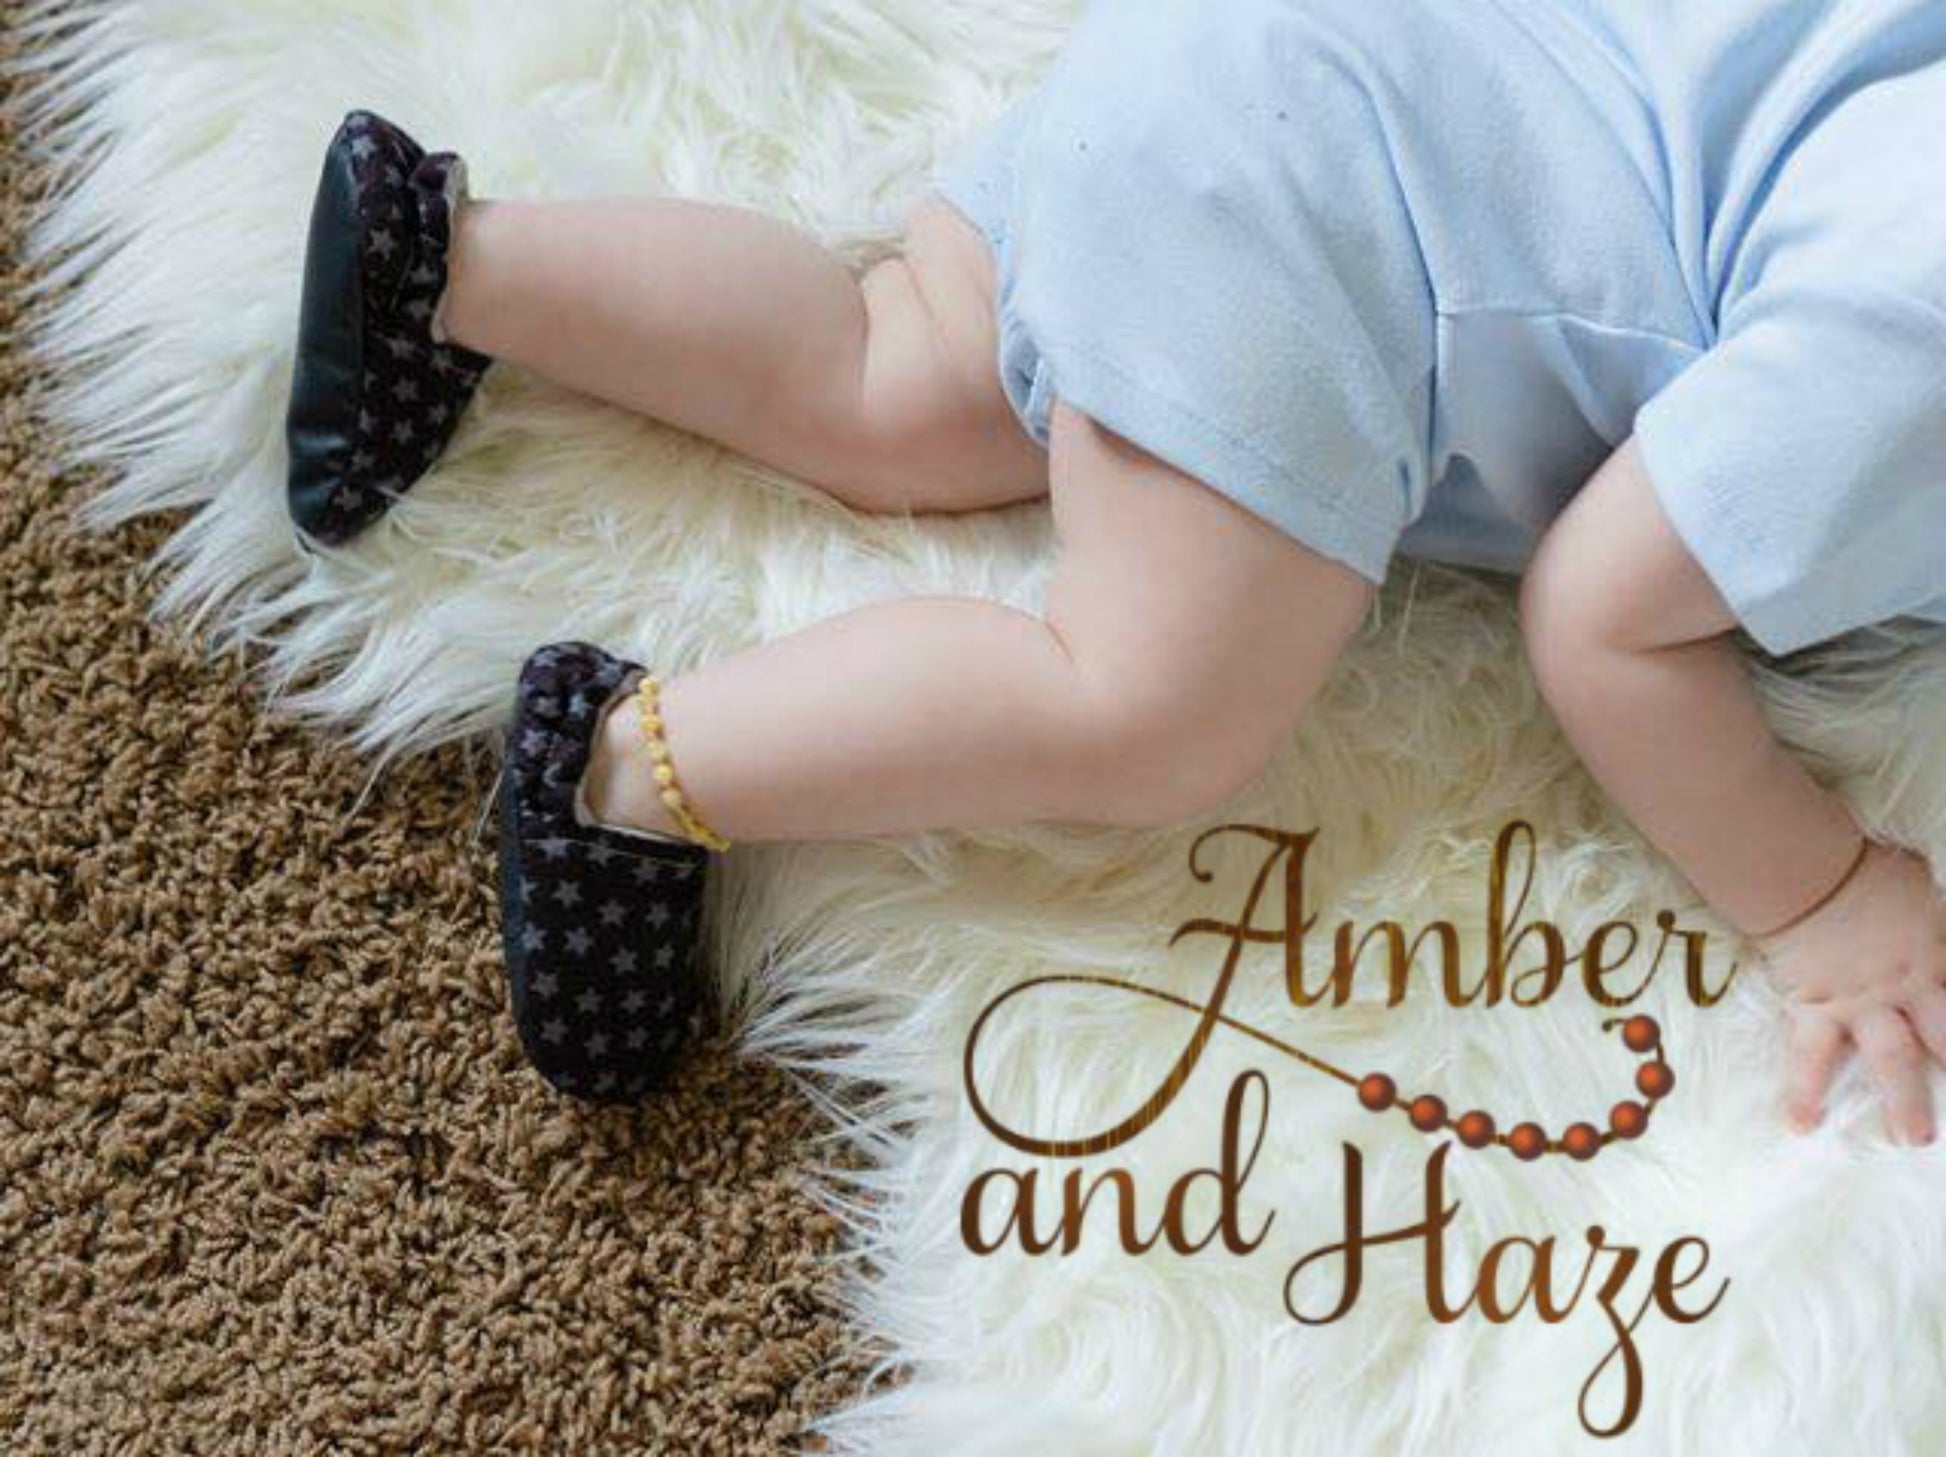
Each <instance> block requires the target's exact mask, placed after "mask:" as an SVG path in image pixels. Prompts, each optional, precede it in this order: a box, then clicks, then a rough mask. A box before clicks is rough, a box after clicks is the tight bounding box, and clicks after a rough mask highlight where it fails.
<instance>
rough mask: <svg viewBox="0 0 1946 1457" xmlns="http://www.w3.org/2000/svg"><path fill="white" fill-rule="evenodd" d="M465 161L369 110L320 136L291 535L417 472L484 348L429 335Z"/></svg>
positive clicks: (381, 495) (377, 506)
mask: <svg viewBox="0 0 1946 1457" xmlns="http://www.w3.org/2000/svg"><path fill="white" fill-rule="evenodd" d="M465 196H466V165H465V163H464V162H462V161H461V160H460V159H459V158H458V157H457V156H455V155H453V154H452V153H451V152H436V153H433V154H431V155H428V154H427V153H426V151H425V150H424V148H422V147H420V146H419V144H418V143H417V142H415V141H413V140H412V138H411V137H409V136H407V135H406V134H405V133H404V132H402V131H400V130H399V129H398V128H397V127H395V126H393V125H392V124H391V123H390V122H388V121H386V120H385V119H384V118H383V117H380V116H376V115H374V114H373V113H371V112H369V111H354V112H351V113H349V114H348V115H347V116H346V117H345V119H344V122H343V123H342V124H341V125H340V126H339V128H338V131H337V134H336V135H334V136H333V137H332V138H331V145H330V146H329V147H327V148H326V149H325V155H324V171H323V174H322V175H321V176H320V177H319V179H318V190H317V197H316V199H315V200H314V201H313V202H312V204H311V235H310V243H309V246H308V249H307V251H306V253H305V257H304V301H303V307H302V310H301V312H300V313H299V316H298V331H297V363H296V369H295V371H294V373H293V375H292V377H291V397H290V407H289V411H288V413H287V416H286V420H285V438H286V440H287V441H288V443H289V447H290V476H289V490H288V494H289V500H290V512H291V520H292V521H293V522H295V523H296V525H297V528H298V531H299V533H300V538H302V537H307V536H308V537H309V538H311V539H313V540H315V541H319V542H322V543H324V544H326V545H329V546H335V545H338V544H340V543H342V542H345V541H348V540H350V539H351V538H352V537H353V536H355V535H357V533H358V532H360V531H361V530H363V529H364V528H365V527H366V526H368V525H370V524H371V523H372V522H373V521H375V520H377V519H378V517H380V516H382V515H383V514H384V513H385V511H386V510H387V508H388V507H389V506H390V505H391V503H392V501H393V500H394V499H395V498H397V497H398V496H399V495H401V494H402V493H403V492H405V491H406V490H407V489H409V488H410V487H411V485H412V484H413V482H415V481H417V480H418V479H419V477H420V476H422V475H424V474H425V473H426V471H427V469H428V468H429V467H430V466H431V465H432V463H433V462H434V461H435V460H437V459H438V458H439V454H440V452H441V451H443V450H444V449H445V448H446V442H447V441H448V440H450V439H451V438H452V435H453V430H454V428H455V427H456V426H457V425H458V423H459V417H460V413H461V411H463V410H464V409H465V408H466V405H467V402H468V401H469V400H471V399H472V397H473V391H474V388H475V387H476V386H477V385H478V384H479V381H480V376H481V374H482V373H484V372H485V370H486V367H487V365H488V364H489V363H491V360H489V359H488V357H487V356H486V355H484V354H476V353H474V352H473V351H472V350H470V349H466V348H463V347H462V346H460V345H458V344H452V343H446V342H442V341H440V340H438V339H436V338H434V335H433V314H434V310H435V309H436V308H437V307H438V305H439V300H440V297H441V295H442V294H443V293H444V292H445V290H446V255H447V248H448V245H449V244H450V242H451V240H452V221H453V210H454V208H455V207H456V206H457V205H458V203H459V202H460V201H461V200H463V199H464V198H465Z"/></svg>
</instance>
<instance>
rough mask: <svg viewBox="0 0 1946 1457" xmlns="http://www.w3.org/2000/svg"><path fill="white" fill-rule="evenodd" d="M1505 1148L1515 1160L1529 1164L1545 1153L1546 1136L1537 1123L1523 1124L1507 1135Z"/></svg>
mask: <svg viewBox="0 0 1946 1457" xmlns="http://www.w3.org/2000/svg"><path fill="white" fill-rule="evenodd" d="M1507 1147H1508V1148H1510V1149H1512V1150H1513V1155H1514V1157H1515V1158H1517V1159H1524V1160H1526V1161H1528V1162H1530V1163H1531V1162H1532V1161H1533V1160H1535V1159H1537V1158H1539V1157H1540V1156H1541V1155H1542V1154H1544V1153H1546V1152H1547V1134H1546V1132H1545V1131H1544V1130H1543V1129H1542V1128H1541V1126H1540V1124H1538V1123H1523V1124H1521V1125H1520V1126H1519V1127H1518V1128H1516V1129H1515V1130H1514V1131H1513V1132H1512V1133H1510V1134H1508V1135H1507Z"/></svg>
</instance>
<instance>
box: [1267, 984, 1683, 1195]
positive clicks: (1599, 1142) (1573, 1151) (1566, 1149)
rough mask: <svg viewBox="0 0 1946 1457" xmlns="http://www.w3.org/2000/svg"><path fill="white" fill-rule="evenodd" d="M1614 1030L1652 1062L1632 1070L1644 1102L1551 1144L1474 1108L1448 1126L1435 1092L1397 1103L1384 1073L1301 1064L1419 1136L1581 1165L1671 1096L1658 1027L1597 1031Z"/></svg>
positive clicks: (1631, 1134)
mask: <svg viewBox="0 0 1946 1457" xmlns="http://www.w3.org/2000/svg"><path fill="white" fill-rule="evenodd" d="M1617 1027H1619V1028H1621V1038H1622V1044H1623V1046H1625V1047H1627V1048H1628V1050H1629V1051H1631V1052H1634V1053H1639V1054H1641V1055H1643V1056H1645V1057H1650V1058H1651V1059H1652V1060H1651V1061H1648V1062H1644V1063H1643V1064H1642V1065H1641V1066H1640V1067H1639V1068H1637V1069H1636V1071H1635V1086H1636V1087H1637V1088H1638V1089H1639V1090H1640V1091H1641V1093H1642V1096H1643V1097H1644V1098H1645V1099H1647V1100H1648V1101H1647V1103H1646V1104H1644V1103H1638V1102H1636V1101H1634V1100H1633V1099H1625V1100H1623V1101H1622V1102H1619V1103H1617V1104H1615V1106H1614V1107H1613V1108H1611V1109H1610V1110H1609V1113H1608V1131H1607V1132H1606V1133H1604V1132H1602V1131H1601V1130H1600V1129H1599V1128H1597V1127H1596V1126H1595V1125H1594V1124H1592V1123H1585V1122H1584V1123H1574V1124H1570V1125H1569V1126H1568V1129H1567V1131H1566V1132H1565V1133H1563V1134H1562V1135H1561V1137H1560V1139H1559V1140H1558V1141H1550V1140H1549V1139H1548V1136H1547V1131H1546V1130H1545V1129H1544V1128H1542V1127H1541V1126H1540V1124H1538V1123H1520V1124H1517V1125H1515V1126H1514V1128H1513V1129H1512V1131H1511V1132H1508V1133H1506V1134H1504V1135H1503V1134H1500V1133H1498V1132H1497V1131H1496V1129H1497V1126H1498V1125H1497V1124H1496V1123H1495V1122H1494V1119H1493V1115H1492V1114H1490V1113H1488V1112H1486V1111H1485V1110H1484V1109H1478V1108H1476V1109H1474V1110H1472V1111H1471V1112H1468V1113H1466V1114H1464V1115H1462V1116H1461V1117H1460V1119H1459V1120H1458V1121H1457V1122H1449V1121H1448V1118H1447V1112H1446V1100H1445V1099H1443V1098H1441V1097H1440V1096H1439V1095H1438V1094H1436V1093H1420V1094H1418V1095H1417V1096H1416V1097H1412V1098H1406V1099H1403V1100H1402V1099H1401V1097H1400V1094H1399V1086H1398V1083H1397V1082H1396V1081H1394V1080H1393V1079H1392V1078H1391V1077H1390V1076H1389V1075H1388V1074H1385V1073H1381V1072H1374V1073H1367V1074H1366V1075H1365V1076H1364V1077H1362V1078H1359V1079H1356V1080H1354V1079H1353V1078H1352V1077H1351V1075H1350V1074H1348V1073H1345V1072H1341V1071H1340V1070H1339V1069H1337V1068H1334V1067H1331V1066H1329V1065H1328V1064H1325V1063H1323V1062H1319V1061H1317V1060H1316V1059H1312V1058H1308V1057H1307V1058H1306V1061H1309V1062H1311V1063H1312V1065H1313V1066H1315V1067H1317V1068H1318V1069H1319V1070H1320V1071H1323V1072H1328V1073H1330V1074H1332V1075H1333V1076H1334V1077H1338V1078H1340V1079H1342V1080H1343V1081H1344V1082H1347V1083H1352V1084H1353V1085H1354V1086H1355V1087H1356V1088H1357V1090H1358V1101H1359V1103H1360V1104H1362V1105H1363V1106H1364V1107H1365V1109H1366V1110H1367V1111H1369V1112H1372V1113H1386V1112H1390V1111H1391V1110H1393V1109H1395V1108H1397V1109H1399V1110H1400V1111H1402V1112H1403V1113H1404V1114H1405V1115H1406V1117H1407V1119H1409V1120H1410V1122H1411V1124H1412V1126H1413V1127H1414V1128H1416V1129H1418V1130H1419V1131H1420V1132H1421V1133H1438V1132H1440V1131H1442V1130H1443V1129H1446V1128H1449V1127H1450V1128H1451V1129H1452V1130H1453V1132H1454V1133H1455V1134H1456V1135H1458V1137H1459V1141H1460V1142H1461V1143H1462V1144H1464V1145H1465V1146H1466V1147H1467V1148H1473V1149H1480V1148H1490V1147H1492V1146H1493V1145H1494V1144H1496V1143H1497V1144H1500V1145H1502V1146H1503V1147H1505V1148H1506V1149H1507V1151H1508V1152H1509V1153H1511V1154H1512V1155H1513V1156H1514V1157H1515V1158H1517V1159H1522V1160H1525V1161H1527V1162H1530V1163H1531V1162H1532V1161H1533V1160H1535V1159H1538V1158H1540V1157H1541V1156H1542V1155H1543V1154H1549V1153H1564V1154H1566V1155H1567V1156H1568V1157H1569V1158H1572V1159H1576V1160H1579V1161H1581V1162H1583V1163H1585V1162H1587V1161H1588V1160H1589V1159H1592V1158H1593V1157H1595V1155H1596V1154H1598V1153H1600V1152H1601V1151H1602V1149H1603V1148H1604V1147H1606V1146H1607V1145H1608V1144H1609V1143H1612V1142H1614V1141H1615V1140H1617V1139H1637V1138H1640V1137H1641V1136H1642V1135H1643V1134H1645V1133H1647V1132H1648V1130H1649V1119H1650V1116H1651V1115H1652V1114H1653V1113H1654V1111H1655V1105H1656V1104H1657V1103H1658V1102H1660V1101H1661V1100H1662V1099H1664V1098H1666V1097H1668V1096H1669V1094H1670V1093H1672V1092H1674V1091H1675V1087H1676V1074H1675V1070H1674V1069H1673V1068H1671V1067H1670V1066H1669V1064H1668V1062H1667V1061H1666V1060H1665V1055H1666V1054H1665V1049H1664V1048H1663V1045H1662V1028H1661V1027H1660V1026H1659V1025H1657V1023H1656V1020H1655V1018H1653V1017H1645V1016H1641V1015H1639V1014H1638V1015H1636V1016H1633V1017H1629V1018H1627V1019H1626V1020H1623V1019H1621V1018H1611V1019H1610V1020H1608V1021H1606V1022H1604V1023H1602V1028H1601V1030H1602V1031H1604V1032H1610V1031H1613V1030H1614V1029H1615V1028H1617Z"/></svg>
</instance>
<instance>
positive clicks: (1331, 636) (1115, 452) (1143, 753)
mask: <svg viewBox="0 0 1946 1457" xmlns="http://www.w3.org/2000/svg"><path fill="white" fill-rule="evenodd" d="M1052 447H1053V448H1052V494H1053V510H1054V520H1055V526H1056V528H1057V532H1058V535H1059V557H1058V560H1057V564H1056V574H1055V578H1054V580H1053V582H1052V584H1051V587H1050V591H1049V596H1048V600H1047V604H1046V615H1045V618H1042V617H1036V616H1032V615H1030V614H1027V613H1024V612H1019V611H1016V610H1014V609H1012V608H1008V607H1004V606H999V605H996V604H993V603H988V602H982V601H974V600H957V599H944V598H939V599H932V598H927V599H918V600H913V601H905V602H896V603H890V604H886V605H881V606H873V607H869V608H865V609H862V610H859V611H855V612H852V613H849V614H846V615H844V616H841V617H837V618H834V619H831V620H829V621H827V622H824V623H821V624H818V625H817V626H814V627H812V628H810V629H808V630H806V631H804V632H800V633H797V634H795V635H793V636H790V637H786V638H782V639H780V640H778V641H775V642H772V643H768V644H766V645H764V646H761V647H758V648H755V649H753V650H751V651H748V652H744V653H740V654H736V655H734V656H731V657H729V658H726V659H723V660H721V661H719V662H715V663H712V664H710V665H709V666H707V667H704V668H702V669H700V670H698V671H696V672H694V673H691V674H688V675H687V676H684V677H681V678H678V679H676V680H675V681H673V682H672V683H670V684H668V685H667V686H666V688H665V690H664V693H663V705H664V710H665V719H666V723H667V730H666V732H667V737H668V741H669V744H670V747H671V749H672V751H673V757H674V761H675V764H676V767H677V770H678V772H679V774H680V776H681V781H682V784H683V787H684V790H685V792H686V793H687V794H688V796H689V798H690V799H691V800H692V801H694V803H695V805H696V807H697V809H698V811H699V812H700V813H701V814H702V815H703V817H704V818H705V819H706V820H707V821H708V822H709V823H710V824H711V825H712V826H713V827H714V828H716V829H717V830H719V831H720V832H722V833H723V834H725V835H727V836H729V837H730V838H731V839H732V840H779V839H802V838H814V837H816V838H823V837H834V836H851V835H863V834H879V833H897V832H906V831H917V830H925V829H939V828H956V829H969V828H976V827H982V826H997V825H1009V824H1018V823H1023V822H1027V821H1034V820H1062V821H1078V822H1088V823H1103V824H1122V825H1156V824H1167V823H1173V822H1176V821H1179V820H1182V819H1186V818H1190V817H1193V816H1194V815H1196V814H1199V813H1201V812H1203V811H1205V810H1207V809H1210V808H1212V807H1214V805H1215V804H1216V803H1218V802H1219V801H1220V800H1221V799H1223V798H1224V797H1226V796H1227V795H1229V794H1230V793H1231V792H1233V791H1235V790H1236V789H1238V788H1239V787H1241V786H1242V785H1243V784H1244V783H1245V782H1246V781H1248V780H1249V779H1250V778H1252V777H1253V776H1254V775H1255V774H1256V773H1257V772H1258V771H1259V770H1260V769H1261V768H1262V766H1263V765H1264V763H1265V761H1266V760H1267V759H1268V757H1269V756H1270V754H1271V753H1272V751H1273V750H1274V749H1275V748H1276V747H1277V746H1278V745H1279V744H1280V743H1281V742H1282V741H1283V740H1284V738H1285V737H1286V735H1287V734H1288V733H1289V732H1290V730H1291V728H1292V726H1293V724H1294V723H1295V721H1296V720H1297V718H1298V716H1299V714H1300V712H1301V711H1302V710H1303V708H1304V707H1305V705H1306V703H1307V702H1308V701H1309V700H1310V698H1311V697H1312V695H1313V693H1314V692H1315V691H1316V689H1317V687H1318V685H1319V684H1320V683H1321V682H1322V681H1323V679H1324V677H1325V675H1326V673H1327V671H1328V670H1329V668H1330V666H1331V664H1332V662H1333V661H1334V660H1335V659H1336V657H1337V655H1338V652H1339V650H1340V649H1341V648H1342V647H1343V645H1344V644H1345V642H1346V641H1347V639H1348V638H1349V637H1350V636H1351V634H1352V633H1353V632H1354V631H1355V630H1356V628H1357V627H1358V624H1359V623H1360V621H1361V620H1362V618H1363V616H1364V613H1365V610H1366V607H1367V604H1368V602H1369V598H1370V595H1371V589H1370V586H1369V584H1367V583H1366V582H1365V581H1364V580H1363V579H1362V578H1360V577H1358V576H1357V575H1356V574H1355V573H1353V572H1352V571H1350V570H1349V569H1348V568H1346V567H1343V566H1341V565H1339V564H1338V563H1336V562H1333V561H1330V560H1328V559H1326V558H1324V557H1322V556H1319V555H1318V554H1316V553H1314V552H1312V551H1310V550H1309V549H1307V548H1306V547H1304V546H1301V545H1299V544H1298V543H1297V542H1295V541H1293V540H1292V539H1291V538H1290V537H1288V536H1285V535H1283V534H1282V533H1280V532H1278V531H1276V530H1275V529H1273V528H1272V527H1270V526H1268V525H1267V524H1265V523H1264V522H1262V521H1261V520H1259V519H1258V518H1256V517H1254V516H1252V515H1250V514H1249V513H1248V512H1246V511H1244V510H1243V509H1242V508H1241V507H1238V506H1236V505H1234V504H1233V503H1231V502H1230V501H1228V500H1227V499H1225V498H1224V497H1222V496H1219V495H1217V494H1216V493H1215V492H1213V491H1211V490H1209V489H1208V488H1207V487H1205V486H1203V485H1201V484H1200V483H1198V482H1197V481H1195V480H1193V479H1191V478H1190V477H1188V476H1185V475H1183V474H1182V473H1181V472H1179V471H1176V470H1173V469H1171V468H1170V467H1168V466H1166V465H1163V464H1162V463H1161V462H1159V461H1157V460H1156V459H1154V458H1153V457H1151V456H1149V455H1147V454H1145V453H1143V452H1141V451H1139V450H1137V449H1135V448H1133V447H1132V446H1130V445H1129V444H1128V443H1127V442H1125V441H1123V440H1121V439H1119V438H1118V437H1115V436H1113V435H1110V434H1108V433H1107V432H1105V431H1102V430H1100V429H1099V428H1097V427H1096V426H1094V425H1093V424H1092V423H1091V422H1089V421H1088V420H1087V419H1085V418H1084V417H1082V416H1080V415H1078V414H1076V413H1074V412H1073V411H1070V410H1068V409H1066V408H1062V409H1059V410H1057V412H1056V415H1055V421H1054V434H1053V442H1052ZM650 769H651V766H650V764H649V762H648V758H647V755H646V753H645V752H644V750H643V748H642V739H641V736H640V733H639V729H638V725H637V723H636V720H635V715H634V714H633V713H631V712H628V711H622V712H617V713H613V714H611V715H610V716H609V719H608V723H607V725H606V728H605V730H604V733H603V737H602V741H601V744H600V746H599V748H598V751H597V758H596V761H595V763H594V765H593V766H592V767H591V769H590V773H589V776H588V781H587V784H588V790H589V800H590V806H591V808H592V809H593V810H594V812H595V813H596V814H597V815H598V816H599V817H600V818H602V819H604V820H607V821H610V822H613V823H627V824H633V825H637V826H641V827H645V828H652V829H659V830H665V831H666V830H668V829H669V828H670V826H669V824H668V821H667V820H666V819H665V818H664V814H663V810H662V808H661V806H660V804H659V803H658V802H657V800H656V797H655V792H656V786H655V784H654V782H653V779H652V777H651V773H650Z"/></svg>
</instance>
